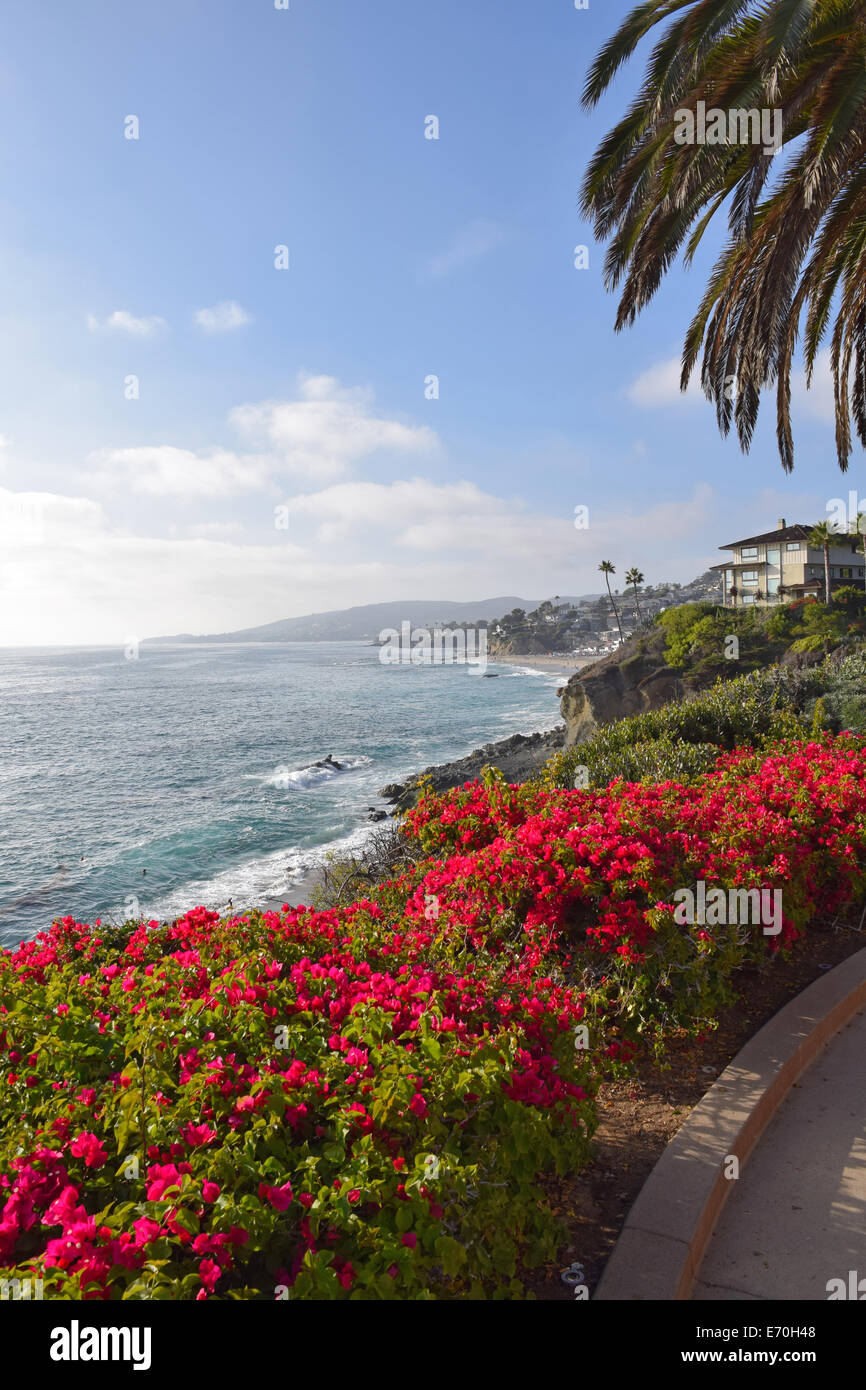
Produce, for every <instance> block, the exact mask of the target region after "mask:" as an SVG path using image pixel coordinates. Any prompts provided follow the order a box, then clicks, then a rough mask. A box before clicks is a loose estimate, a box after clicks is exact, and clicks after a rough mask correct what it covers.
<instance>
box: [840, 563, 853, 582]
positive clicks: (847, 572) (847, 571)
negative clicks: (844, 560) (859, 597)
mask: <svg viewBox="0 0 866 1390" xmlns="http://www.w3.org/2000/svg"><path fill="white" fill-rule="evenodd" d="M839 578H840V579H853V578H854V571H853V569H852V568H851V566H850V565H849V566H847V568H846V566H844V565H843V566H842V567H841V568H840V570H839Z"/></svg>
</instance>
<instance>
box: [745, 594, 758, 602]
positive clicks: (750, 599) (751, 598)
mask: <svg viewBox="0 0 866 1390" xmlns="http://www.w3.org/2000/svg"><path fill="white" fill-rule="evenodd" d="M754 602H755V595H754V594H743V603H754Z"/></svg>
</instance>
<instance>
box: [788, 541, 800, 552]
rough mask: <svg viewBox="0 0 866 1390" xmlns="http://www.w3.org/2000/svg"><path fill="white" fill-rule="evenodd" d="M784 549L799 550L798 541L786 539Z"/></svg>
mask: <svg viewBox="0 0 866 1390" xmlns="http://www.w3.org/2000/svg"><path fill="white" fill-rule="evenodd" d="M785 549H786V550H799V549H800V542H799V541H788V543H787V545H786V546H785Z"/></svg>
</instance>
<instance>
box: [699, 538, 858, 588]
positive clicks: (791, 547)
mask: <svg viewBox="0 0 866 1390" xmlns="http://www.w3.org/2000/svg"><path fill="white" fill-rule="evenodd" d="M811 531H812V527H811V526H805V525H800V524H797V525H795V526H788V525H787V524H786V522H785V518H784V517H782V518H781V519H780V521H779V522H778V524H777V526H776V529H775V531H767V532H765V533H764V534H763V535H762V536H749V537H748V538H747V539H746V540H742V541H731V542H730V544H729V545H720V546H719V549H720V550H730V551H731V552H732V556H731V559H730V560H727V561H726V562H725V563H724V564H722V565H713V566H712V569H713V570H715V571H718V572H719V573H720V575H721V579H722V602H723V604H724V605H725V607H726V608H744V607H747V606H749V605H750V604H765V605H766V604H776V603H791V602H793V600H794V599H798V598H805V597H806V596H807V595H810V594H811V595H813V596H814V597H816V598H820V599H823V597H824V550H823V548H822V547H821V546H814V545H809V534H810V532H811ZM861 546H862V540H861V537H860V536H859V535H848V534H847V533H846V532H844V531H840V533H839V535H838V537H837V538H835V539H834V541H833V543H832V545H831V546H830V592H831V593H832V591H833V590H834V589H837V588H841V587H842V586H843V585H845V584H857V583H858V582H859V584H860V585H862V584H863V567H864V560H863V551H862V548H861Z"/></svg>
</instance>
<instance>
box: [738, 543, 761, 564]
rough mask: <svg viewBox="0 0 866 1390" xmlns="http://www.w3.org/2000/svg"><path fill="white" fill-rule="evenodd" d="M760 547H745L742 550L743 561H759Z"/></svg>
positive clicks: (741, 557)
mask: <svg viewBox="0 0 866 1390" xmlns="http://www.w3.org/2000/svg"><path fill="white" fill-rule="evenodd" d="M757 558H758V547H757V546H756V545H744V546H742V547H741V549H740V559H741V560H757Z"/></svg>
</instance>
